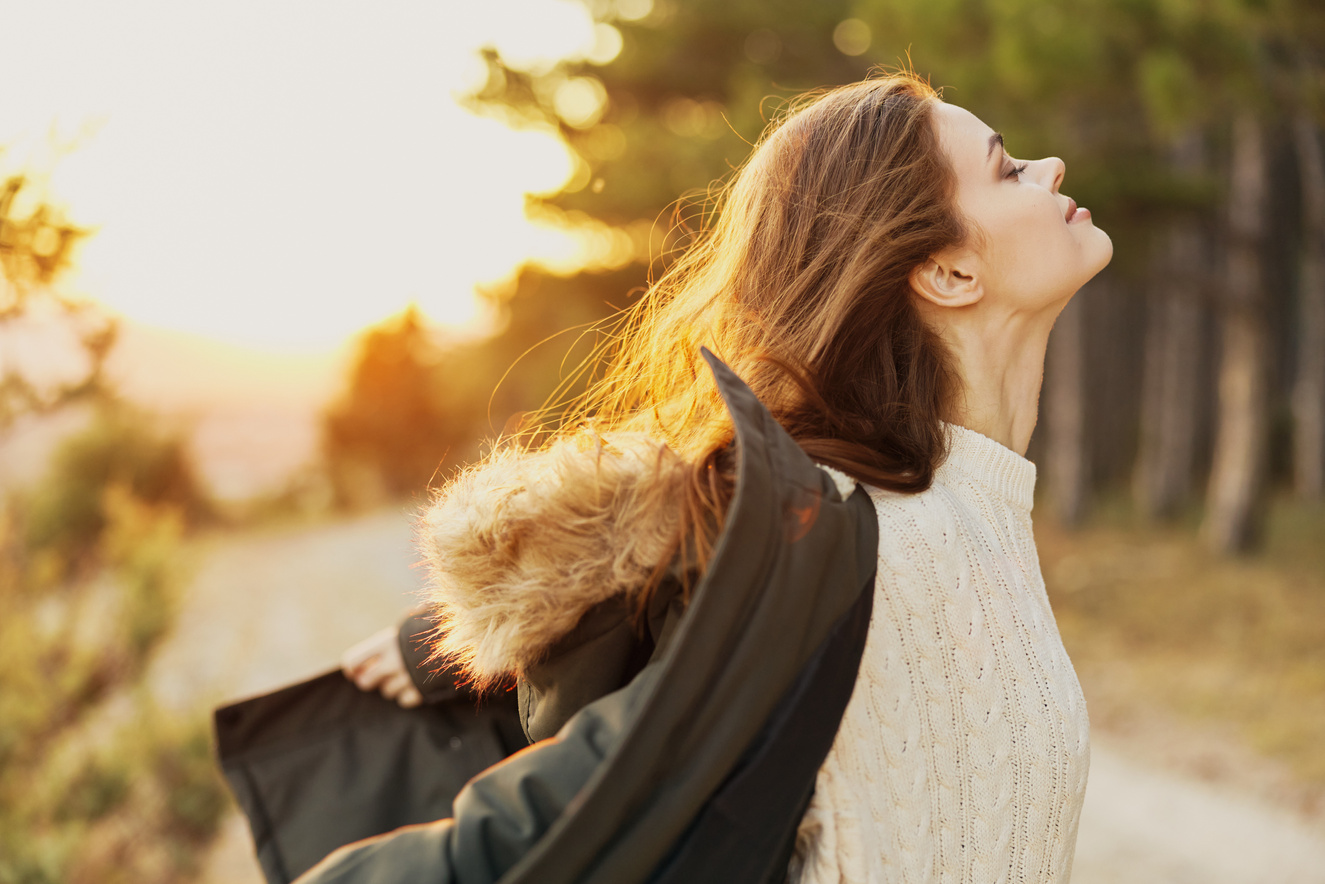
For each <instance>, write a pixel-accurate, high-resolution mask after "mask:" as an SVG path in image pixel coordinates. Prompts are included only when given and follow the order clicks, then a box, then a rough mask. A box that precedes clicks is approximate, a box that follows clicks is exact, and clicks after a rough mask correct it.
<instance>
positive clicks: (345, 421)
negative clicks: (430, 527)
mask: <svg viewBox="0 0 1325 884" xmlns="http://www.w3.org/2000/svg"><path fill="white" fill-rule="evenodd" d="M635 281H636V273H635V269H634V268H627V269H625V270H617V271H600V272H596V273H586V274H581V275H579V276H576V277H571V278H566V277H558V276H555V275H550V274H544V273H540V272H537V271H534V270H531V269H528V268H526V269H525V270H523V271H522V272H521V273H520V274H519V275H518V277H517V279H516V280H514V281H513V282H512V283H511V284H510V285H509V286H503V287H500V288H494V289H493V290H491V291H489V292H487V293H486V297H488V298H489V299H490V300H491V302H492V305H493V306H494V307H495V308H496V312H497V315H498V320H497V322H498V327H499V331H498V332H497V333H496V334H494V335H493V336H492V337H489V338H485V339H482V340H471V341H465V342H461V343H451V344H449V345H448V344H446V343H445V342H444V341H442V339H441V338H440V337H439V333H438V332H437V330H436V329H432V328H430V327H429V326H428V325H427V324H426V323H425V322H424V320H423V319H422V318H421V317H420V316H419V314H418V313H417V312H416V311H414V310H413V309H410V310H407V311H406V312H404V313H403V314H401V315H400V316H397V317H394V318H392V319H389V320H387V321H386V322H384V323H382V324H381V325H380V326H378V327H376V328H373V329H370V330H369V331H367V332H366V333H365V334H364V335H363V337H362V338H361V339H360V342H359V349H358V354H357V356H356V359H355V362H354V365H353V367H352V369H351V373H350V377H349V379H348V383H347V387H346V390H345V392H344V393H343V395H342V396H341V398H340V399H339V400H338V401H337V402H336V403H335V404H333V405H332V406H331V408H329V409H328V411H327V413H326V414H325V415H324V419H323V435H322V446H323V454H324V458H325V461H326V464H327V469H328V472H329V473H330V475H331V479H332V485H333V488H334V489H335V498H336V501H337V503H338V504H339V505H340V506H347V507H363V506H369V505H372V504H376V503H380V502H382V501H383V500H385V499H388V498H396V497H404V496H409V495H411V494H419V493H421V492H422V491H423V489H424V488H425V486H427V485H428V484H429V482H430V481H433V482H437V481H440V480H441V479H442V478H444V477H445V476H447V475H448V474H449V472H450V471H451V470H453V469H454V468H456V467H458V466H460V465H462V464H465V463H468V462H470V461H472V460H474V459H475V458H476V457H477V456H478V454H479V446H480V442H481V440H484V439H492V438H493V437H497V436H500V435H501V434H502V432H503V431H504V430H509V429H513V428H514V427H515V426H517V425H518V424H519V422H520V420H521V416H522V415H523V414H524V413H525V412H529V411H532V410H534V409H537V408H540V407H541V406H543V405H544V404H545V403H548V402H549V401H551V400H553V399H554V398H558V399H562V400H564V399H565V398H566V397H567V396H571V395H574V393H575V392H576V391H578V390H581V389H583V384H584V382H585V378H584V377H581V376H576V375H575V369H576V368H577V367H578V366H579V364H580V362H581V361H582V360H583V359H584V358H585V357H586V356H588V355H589V353H590V351H591V349H592V348H593V347H594V346H596V345H597V344H599V343H600V342H601V336H602V334H604V333H603V332H602V331H599V330H595V329H594V328H593V325H594V324H595V323H597V322H598V321H599V320H602V319H603V318H605V317H607V316H610V315H611V314H612V313H614V312H616V311H617V310H618V309H619V308H620V307H622V306H624V305H625V303H626V300H627V298H628V297H629V296H630V295H629V293H630V289H631V286H632V285H634V284H635ZM607 292H610V293H613V294H614V295H615V300H607V299H606V298H601V299H600V297H601V295H602V294H603V293H607ZM558 329H564V330H565V331H563V332H562V333H561V334H556V333H555V331H556V330H558ZM550 332H551V333H550Z"/></svg>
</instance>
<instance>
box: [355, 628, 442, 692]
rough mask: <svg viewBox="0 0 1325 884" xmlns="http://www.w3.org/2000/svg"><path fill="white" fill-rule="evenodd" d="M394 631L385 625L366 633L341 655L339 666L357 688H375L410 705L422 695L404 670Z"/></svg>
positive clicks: (365, 689)
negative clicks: (366, 634) (365, 635)
mask: <svg viewBox="0 0 1325 884" xmlns="http://www.w3.org/2000/svg"><path fill="white" fill-rule="evenodd" d="M397 631H398V630H397V628H396V627H394V626H388V627H386V628H385V629H382V630H379V631H378V632H375V633H373V634H372V635H370V636H368V638H366V639H364V640H363V641H361V642H359V643H358V644H357V645H355V646H354V647H352V648H350V649H349V650H347V651H346V652H345V653H344V654H342V655H341V658H340V667H341V669H343V670H344V671H345V677H346V678H348V679H349V680H350V681H352V682H354V683H355V684H356V685H357V686H358V687H359V689H360V690H363V691H371V690H373V689H377V690H379V691H381V692H382V696H383V697H386V698H387V699H388V700H395V701H396V702H397V703H399V704H400V705H401V706H403V707H404V708H406V709H411V708H413V707H415V706H417V705H419V704H420V703H422V702H423V696H422V695H421V694H420V693H419V689H418V688H416V687H414V681H413V679H411V678H410V674H409V673H408V672H407V671H406V670H405V660H404V658H403V657H401V656H400V644H399V641H398V639H397V637H396V633H397Z"/></svg>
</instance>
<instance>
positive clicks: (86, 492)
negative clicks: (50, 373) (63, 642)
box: [16, 402, 210, 576]
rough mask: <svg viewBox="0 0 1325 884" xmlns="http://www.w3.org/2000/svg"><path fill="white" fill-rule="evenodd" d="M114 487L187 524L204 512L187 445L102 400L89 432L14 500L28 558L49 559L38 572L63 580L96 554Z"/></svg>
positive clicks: (65, 447) (67, 443)
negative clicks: (19, 511)
mask: <svg viewBox="0 0 1325 884" xmlns="http://www.w3.org/2000/svg"><path fill="white" fill-rule="evenodd" d="M113 489H123V491H124V493H127V494H128V495H130V496H131V497H132V498H134V499H136V500H139V501H142V502H144V503H147V504H150V505H153V506H168V507H172V508H174V509H175V510H176V511H177V512H178V513H179V514H180V516H181V518H183V519H185V520H186V521H187V522H189V523H190V524H197V523H198V522H199V521H201V520H203V519H205V518H206V517H207V515H208V514H209V509H210V507H209V504H208V501H207V495H206V493H205V491H204V490H203V488H202V486H201V484H200V482H199V479H198V478H197V476H196V475H195V472H194V470H193V467H192V465H191V463H190V461H189V457H188V453H187V451H186V450H185V447H184V440H183V439H182V438H181V437H180V436H179V435H177V434H175V435H172V434H169V433H166V432H163V431H161V430H160V429H159V428H157V427H156V426H154V424H153V421H152V420H151V419H150V417H149V416H147V415H145V414H142V413H140V412H139V411H138V410H137V409H136V408H134V407H132V406H129V405H126V404H123V403H119V402H103V403H102V404H101V405H99V406H98V407H97V408H96V410H95V412H94V417H93V420H92V422H91V424H90V425H89V426H88V427H87V429H85V430H83V431H82V432H80V433H77V434H75V435H73V436H71V437H69V438H68V439H66V440H64V442H63V443H62V444H61V445H60V447H59V448H58V449H57V450H56V452H55V455H54V457H53V458H52V461H51V465H50V468H49V472H48V474H47V476H46V477H45V480H44V481H43V482H42V484H41V485H40V487H39V488H37V489H36V490H34V491H33V492H32V493H30V494H26V495H23V496H22V497H21V498H20V499H19V500H18V501H17V502H16V505H17V506H19V507H22V508H23V509H24V523H25V527H26V544H25V545H26V549H27V553H28V555H30V556H33V557H37V558H41V559H45V560H46V562H47V564H46V566H45V567H44V568H43V569H42V570H43V573H48V574H50V573H51V572H52V571H53V572H54V574H53V575H52V576H60V575H61V574H62V572H65V571H67V570H68V569H70V568H72V567H76V565H77V563H78V562H79V561H80V560H82V559H84V558H86V557H87V556H88V554H89V553H92V552H94V551H96V550H97V545H98V543H99V542H100V541H101V540H102V538H103V536H104V535H105V534H106V530H107V526H108V523H109V515H110V514H109V512H108V507H109V506H110V505H112V504H113V501H114V499H115V498H114V497H108V494H109V492H110V491H112V490H113Z"/></svg>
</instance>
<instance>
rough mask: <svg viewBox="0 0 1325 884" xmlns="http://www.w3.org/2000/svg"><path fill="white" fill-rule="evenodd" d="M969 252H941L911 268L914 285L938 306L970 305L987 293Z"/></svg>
mask: <svg viewBox="0 0 1325 884" xmlns="http://www.w3.org/2000/svg"><path fill="white" fill-rule="evenodd" d="M975 265H976V262H975V260H974V259H973V258H972V257H971V256H970V255H969V254H967V253H955V252H954V253H940V254H937V255H934V256H932V257H930V259H929V260H927V261H926V262H925V263H923V264H921V265H920V266H919V267H916V268H914V269H912V271H911V276H910V280H911V288H912V290H913V291H915V293H916V294H917V295H919V296H920V297H922V298H924V299H925V300H926V301H929V302H930V303H931V304H934V305H935V306H937V307H968V306H970V305H971V304H974V303H976V302H977V301H979V300H980V299H981V298H983V297H984V296H985V290H984V285H983V284H982V283H981V281H980V277H979V276H978V275H977V273H976V272H975Z"/></svg>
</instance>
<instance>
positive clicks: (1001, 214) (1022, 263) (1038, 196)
mask: <svg viewBox="0 0 1325 884" xmlns="http://www.w3.org/2000/svg"><path fill="white" fill-rule="evenodd" d="M935 112H936V114H935V118H936V122H937V125H938V132H939V141H940V143H941V144H942V145H943V149H944V151H945V152H946V153H947V154H948V157H949V161H950V162H951V163H952V167H953V170H954V171H955V172H956V175H957V203H958V206H959V208H960V210H961V212H962V214H963V215H965V217H966V219H967V220H968V221H969V222H971V223H973V224H974V225H976V226H977V227H978V228H979V232H981V233H983V237H979V236H977V237H976V239H975V242H973V243H972V244H971V246H970V248H969V249H968V250H967V253H966V254H965V256H964V257H963V258H962V263H965V264H966V265H967V267H966V268H965V272H968V273H970V274H971V275H973V276H975V278H976V279H977V280H978V281H979V282H980V288H981V290H982V297H984V298H992V299H994V300H995V301H996V302H998V303H1002V304H1005V305H1007V306H1010V307H1013V308H1014V309H1028V310H1035V309H1038V308H1040V307H1047V306H1049V305H1053V304H1058V303H1060V302H1064V301H1066V299H1068V298H1070V297H1071V296H1072V294H1073V293H1075V292H1076V290H1077V289H1079V288H1081V286H1082V285H1084V284H1085V283H1086V281H1087V280H1089V279H1090V278H1091V277H1092V276H1094V275H1095V274H1096V273H1098V272H1099V271H1100V270H1101V269H1103V268H1104V266H1105V265H1106V264H1108V263H1109V259H1110V258H1111V257H1113V242H1112V241H1111V240H1110V239H1109V235H1108V234H1107V233H1105V232H1104V231H1103V230H1100V229H1099V228H1098V227H1096V226H1095V225H1094V223H1093V222H1092V221H1091V217H1090V212H1089V211H1087V210H1086V209H1084V208H1079V207H1077V205H1076V203H1075V202H1074V201H1073V200H1072V199H1071V198H1070V197H1068V196H1065V195H1063V194H1061V193H1059V192H1058V187H1059V185H1061V184H1062V183H1063V173H1064V171H1065V167H1064V165H1063V161H1062V160H1060V159H1058V157H1045V158H1044V159H1040V160H1031V161H1029V162H1028V161H1018V160H1014V159H1013V158H1012V157H1010V156H1008V154H1007V152H1006V151H1005V150H1004V149H1003V139H1002V136H1000V135H999V134H998V133H996V132H995V131H994V130H993V129H991V128H989V127H988V126H987V125H985V124H984V123H983V122H981V121H980V119H979V118H978V117H976V116H975V115H974V114H972V113H971V112H970V111H967V110H964V109H962V108H960V107H957V106H955V105H951V104H945V103H943V102H937V103H936V105H935Z"/></svg>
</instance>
